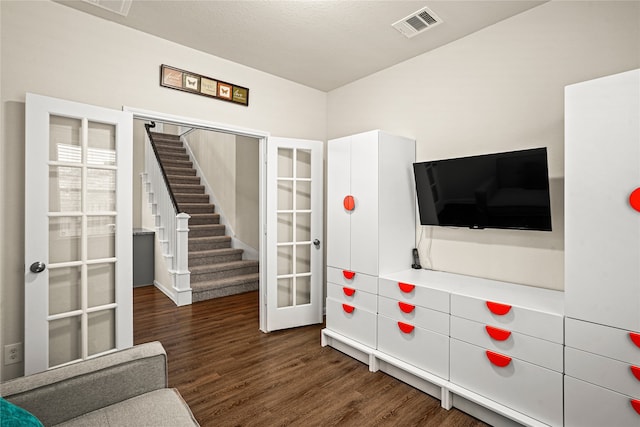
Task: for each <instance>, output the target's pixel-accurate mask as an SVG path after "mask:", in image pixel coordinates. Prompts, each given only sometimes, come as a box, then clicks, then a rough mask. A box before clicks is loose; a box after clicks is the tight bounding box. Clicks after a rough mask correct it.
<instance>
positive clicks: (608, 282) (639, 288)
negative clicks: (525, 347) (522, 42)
mask: <svg viewBox="0 0 640 427" xmlns="http://www.w3.org/2000/svg"><path fill="white" fill-rule="evenodd" d="M638 187H640V70H634V71H628V72H625V73H620V74H616V75H613V76H608V77H604V78H600V79H596V80H591V81H588V82H584V83H579V84H575V85H571V86H568V87H567V88H566V91H565V223H566V224H565V230H566V231H565V232H566V234H565V299H566V315H567V318H566V319H565V339H566V341H565V380H564V386H565V393H564V399H565V425H566V426H568V427H571V426H580V427H589V426H594V427H595V426H601V425H615V426H621V427H623V426H637V425H640V333H639V332H638V331H640V268H639V267H638V265H639V262H640V212H638V211H637V210H635V209H634V205H636V200H635V197H636V196H637V197H639V198H640V193H639V192H635V193H634V191H635V190H636V189H637V188H638ZM632 193H633V194H634V195H635V196H633V197H632V196H631V194H632ZM637 203H640V201H638V202H637ZM635 208H636V209H638V208H639V207H638V206H635Z"/></svg>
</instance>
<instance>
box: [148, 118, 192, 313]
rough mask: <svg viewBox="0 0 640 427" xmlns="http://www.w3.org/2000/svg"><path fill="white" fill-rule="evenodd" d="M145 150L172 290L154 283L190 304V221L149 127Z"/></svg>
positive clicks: (153, 209) (176, 299) (152, 202)
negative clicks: (170, 187)
mask: <svg viewBox="0 0 640 427" xmlns="http://www.w3.org/2000/svg"><path fill="white" fill-rule="evenodd" d="M154 126H155V124H153V125H145V127H146V129H147V136H146V138H145V147H144V173H142V181H143V187H144V189H145V191H146V192H147V194H148V196H149V204H150V206H151V213H152V214H153V216H154V222H155V224H154V225H155V229H156V230H155V231H156V235H157V238H158V241H159V243H160V247H161V250H162V255H163V257H164V260H165V264H166V266H167V269H168V271H169V274H170V276H171V281H172V283H171V287H170V288H168V287H167V286H166V284H163V283H159V282H158V281H157V280H156V281H155V282H154V284H155V285H156V287H158V288H159V289H160V290H161V291H162V292H164V293H165V294H167V296H169V297H170V298H171V299H172V300H173V301H174V302H175V303H176V305H178V306H181V305H189V304H191V278H190V272H189V218H190V216H189V215H188V214H187V213H184V212H180V211H179V209H178V205H177V203H176V201H175V199H174V198H173V195H172V194H171V192H170V191H169V188H168V185H169V183H168V179H167V176H166V174H165V173H164V171H163V168H162V166H161V164H160V162H159V159H158V156H157V152H156V149H155V148H154V146H153V144H152V142H151V136H150V130H149V128H151V127H154Z"/></svg>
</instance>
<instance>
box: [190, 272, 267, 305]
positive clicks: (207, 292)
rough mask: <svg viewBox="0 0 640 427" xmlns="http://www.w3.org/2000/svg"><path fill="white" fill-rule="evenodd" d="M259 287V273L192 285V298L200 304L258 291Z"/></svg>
mask: <svg viewBox="0 0 640 427" xmlns="http://www.w3.org/2000/svg"><path fill="white" fill-rule="evenodd" d="M259 287H260V275H259V274H258V273H255V274H247V275H243V276H235V277H229V278H226V279H222V280H213V281H210V282H199V283H192V284H191V292H192V294H191V295H192V296H191V298H192V301H193V302H198V301H204V300H207V299H212V298H220V297H225V296H229V295H235V294H240V293H243V292H251V291H256V290H258V288H259Z"/></svg>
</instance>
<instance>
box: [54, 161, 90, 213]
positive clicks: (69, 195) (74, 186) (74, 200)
mask: <svg viewBox="0 0 640 427" xmlns="http://www.w3.org/2000/svg"><path fill="white" fill-rule="evenodd" d="M81 184H82V169H81V168H79V167H67V166H49V212H79V211H81V210H82V186H81Z"/></svg>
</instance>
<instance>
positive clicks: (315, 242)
mask: <svg viewBox="0 0 640 427" xmlns="http://www.w3.org/2000/svg"><path fill="white" fill-rule="evenodd" d="M313 244H314V246H315V247H316V248H319V247H320V240H318V239H314V241H313Z"/></svg>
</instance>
